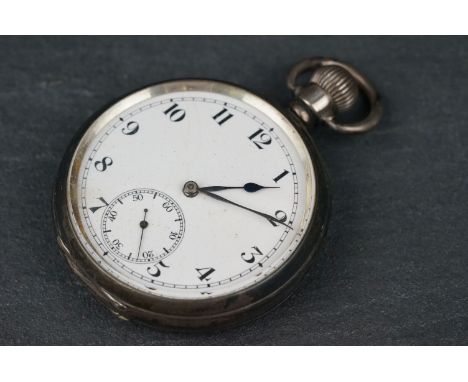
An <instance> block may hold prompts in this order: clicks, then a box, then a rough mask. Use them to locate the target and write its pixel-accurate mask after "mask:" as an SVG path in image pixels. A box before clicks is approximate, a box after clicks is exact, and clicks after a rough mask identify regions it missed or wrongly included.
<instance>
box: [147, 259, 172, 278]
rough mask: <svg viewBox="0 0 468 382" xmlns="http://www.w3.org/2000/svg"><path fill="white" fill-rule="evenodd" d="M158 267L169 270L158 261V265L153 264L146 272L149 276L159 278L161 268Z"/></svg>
mask: <svg viewBox="0 0 468 382" xmlns="http://www.w3.org/2000/svg"><path fill="white" fill-rule="evenodd" d="M158 265H159V266H158ZM159 267H164V268H169V265H166V264H164V263H163V262H162V261H160V262H159V263H158V264H155V265H152V266H150V267H148V268H146V271H147V272H148V274H149V275H150V276H153V277H159V276H161V268H159Z"/></svg>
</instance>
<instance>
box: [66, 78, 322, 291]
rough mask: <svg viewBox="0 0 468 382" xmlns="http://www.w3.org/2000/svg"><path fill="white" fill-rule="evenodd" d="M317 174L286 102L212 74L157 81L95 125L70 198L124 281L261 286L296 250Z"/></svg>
mask: <svg viewBox="0 0 468 382" xmlns="http://www.w3.org/2000/svg"><path fill="white" fill-rule="evenodd" d="M315 187H316V179H315V173H314V166H313V163H312V159H311V157H310V155H309V151H308V149H307V147H306V146H305V144H304V141H303V140H302V139H301V137H300V135H299V133H298V132H297V130H296V129H295V128H294V126H293V125H292V124H291V122H290V121H289V120H288V119H286V118H285V117H284V116H283V115H282V114H281V113H280V112H279V111H278V110H277V109H275V108H274V107H273V106H271V105H270V104H268V103H267V102H265V101H263V100H262V99H260V98H259V97H257V96H255V95H253V94H251V93H249V92H247V91H245V90H243V89H240V88H237V87H234V86H231V85H227V84H223V83H217V82H212V81H175V82H169V83H165V84H161V85H155V86H152V87H149V88H146V89H143V90H141V91H139V92H136V93H133V94H132V95H130V96H128V97H126V98H124V99H123V100H121V101H119V102H118V103H116V104H115V105H113V106H112V107H110V108H109V109H108V110H106V111H105V112H104V113H103V114H101V116H99V117H98V118H97V119H96V120H95V121H94V122H93V123H92V124H91V125H90V126H89V128H88V129H87V131H86V132H85V134H84V135H83V137H82V138H81V140H80V141H79V143H78V146H77V148H76V150H75V153H74V155H73V158H72V163H71V167H70V171H69V173H68V179H67V204H68V210H69V213H70V221H71V225H72V228H73V231H74V234H75V235H76V237H77V238H78V240H79V242H80V243H81V246H82V247H83V249H84V251H86V254H87V256H89V258H90V259H92V261H93V262H94V263H95V264H96V266H97V267H99V268H100V269H101V270H102V271H103V272H105V273H106V274H108V275H109V276H111V277H112V278H113V279H114V280H116V282H120V283H123V284H125V285H127V286H128V287H130V288H133V289H136V290H139V291H142V292H145V293H147V294H149V295H151V296H155V297H156V296H160V297H166V298H169V299H187V300H196V299H210V298H213V297H219V296H228V295H232V294H235V293H238V292H241V291H243V290H245V289H247V288H254V287H255V286H256V285H258V284H259V283H261V282H262V281H263V280H265V279H266V278H269V277H272V276H274V275H275V273H276V272H278V270H279V269H281V267H282V266H283V265H284V264H285V263H286V262H287V261H288V260H289V259H290V258H291V257H292V256H294V254H295V253H296V251H297V249H298V246H299V244H300V243H301V241H302V240H303V238H304V235H305V234H306V232H307V228H308V226H309V224H310V222H311V219H312V216H313V212H314V211H313V209H314V205H315V198H316V189H315Z"/></svg>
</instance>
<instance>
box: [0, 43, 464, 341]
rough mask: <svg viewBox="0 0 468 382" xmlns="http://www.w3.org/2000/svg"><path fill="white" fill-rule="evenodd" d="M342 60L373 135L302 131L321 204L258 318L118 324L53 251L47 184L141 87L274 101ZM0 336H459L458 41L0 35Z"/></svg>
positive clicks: (399, 338)
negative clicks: (324, 182)
mask: <svg viewBox="0 0 468 382" xmlns="http://www.w3.org/2000/svg"><path fill="white" fill-rule="evenodd" d="M312 55H327V56H334V57H337V58H340V59H343V60H346V61H348V62H350V63H352V64H354V65H355V66H357V67H358V68H360V69H361V70H362V71H363V72H364V73H366V74H367V75H368V76H369V77H370V78H371V79H372V80H373V82H374V83H375V84H376V86H377V87H378V89H379V90H380V93H381V94H382V98H383V103H384V107H385V114H384V119H383V121H382V123H381V126H380V127H379V128H378V130H376V131H374V132H372V133H370V134H367V135H361V136H355V137H349V136H340V135H337V134H334V133H332V132H329V131H326V130H325V129H319V130H317V131H316V132H315V133H314V136H315V138H316V141H317V144H318V146H319V148H320V150H321V153H322V155H323V157H324V158H325V161H326V163H327V165H328V170H329V173H330V177H331V179H332V186H333V191H334V192H333V202H334V208H333V213H332V218H331V222H330V230H329V235H328V240H327V243H326V245H325V247H324V249H323V255H322V257H321V259H320V261H319V263H318V265H317V267H316V268H315V269H313V270H312V271H311V272H309V274H308V276H307V277H306V279H305V281H304V283H303V284H302V285H301V287H300V289H299V290H298V291H297V293H296V294H295V296H293V297H292V298H291V299H289V300H288V301H287V302H286V303H285V304H283V305H282V306H280V307H279V308H278V309H277V310H275V311H274V312H272V313H270V314H269V315H267V316H265V317H264V318H262V319H261V320H259V321H256V322H253V323H251V324H247V325H244V326H242V327H241V328H237V329H231V330H225V331H218V332H213V333H198V334H194V333H174V332H166V331H162V330H155V329H151V328H148V327H145V326H142V325H140V324H133V323H130V322H125V321H121V320H118V319H117V318H115V317H114V316H113V315H112V314H111V313H109V312H108V311H107V310H106V309H105V308H104V307H102V306H101V305H100V304H99V303H97V302H96V301H95V300H94V298H93V297H92V296H91V295H90V293H89V292H88V291H87V290H86V289H85V288H84V287H82V286H81V285H79V284H78V282H77V281H76V279H75V277H74V276H72V274H71V272H70V270H69V269H68V267H67V265H66V262H65V260H64V259H63V258H62V257H61V256H60V255H59V253H58V250H57V246H56V244H55V238H54V232H53V228H52V227H53V223H52V218H51V193H52V187H53V183H54V178H55V174H56V171H57V169H58V165H59V162H60V159H61V156H62V154H63V153H64V150H65V148H66V146H67V145H68V142H69V141H70V140H71V138H72V137H73V135H74V134H75V133H76V131H77V130H78V128H79V127H80V125H81V124H82V123H83V122H84V121H85V119H86V118H87V117H88V116H90V115H91V114H92V113H93V112H94V111H96V110H97V109H99V108H100V107H101V106H102V105H104V104H105V103H107V102H108V101H109V100H111V99H113V98H115V97H117V96H119V95H122V94H124V93H127V92H129V91H130V90H133V89H135V88H138V87H141V86H144V85H146V84H148V83H152V82H158V81H162V80H167V79H172V78H177V77H208V78H214V79H221V80H227V81H231V82H235V83H238V84H240V85H243V86H246V87H249V88H251V89H252V90H254V91H256V92H258V93H260V94H261V95H263V96H265V97H266V98H269V99H271V100H274V101H279V102H280V103H282V104H286V102H287V100H288V97H289V94H288V92H287V90H286V87H285V83H284V77H285V75H286V73H287V71H288V69H289V67H290V66H291V65H292V64H294V63H295V62H296V61H297V60H299V59H301V58H304V57H306V56H312ZM0 57H1V58H0V179H1V187H0V216H1V221H2V224H1V226H0V240H1V254H0V259H1V261H0V264H1V265H0V344H137V345H138V344H158V345H159V344H160V345H163V344H164V345H182V344H203V345H207V344H219V345H224V344H232V345H238V344H294V345H296V344H310V345H312V344H327V345H331V344H340V345H344V344H346V345H351V344H355V345H356V344H465V345H466V344H467V343H468V341H467V340H468V276H467V272H468V250H467V244H468V235H467V223H468V215H467V204H468V203H467V200H468V176H467V175H468V157H467V151H468V149H467V145H468V126H467V122H466V121H467V120H468V96H467V89H468V65H467V64H468V62H467V60H468V39H466V38H266V37H262V38H211V37H209V38H137V39H135V38H18V39H14V38H2V39H0Z"/></svg>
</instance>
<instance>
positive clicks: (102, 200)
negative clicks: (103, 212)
mask: <svg viewBox="0 0 468 382" xmlns="http://www.w3.org/2000/svg"><path fill="white" fill-rule="evenodd" d="M98 200H100V201H101V202H102V203H104V204H103V205H102V206H98V207H91V208H90V209H89V210H90V211H91V212H92V213H93V214H94V213H95V212H96V211H97V210H98V209H100V208H102V207H107V206H108V205H109V203H107V202H106V200H105V199H104V198H98Z"/></svg>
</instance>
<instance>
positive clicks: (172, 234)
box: [169, 232, 178, 240]
mask: <svg viewBox="0 0 468 382" xmlns="http://www.w3.org/2000/svg"><path fill="white" fill-rule="evenodd" d="M177 236H178V235H177V232H171V233H170V234H169V239H171V240H175V239H177Z"/></svg>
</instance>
